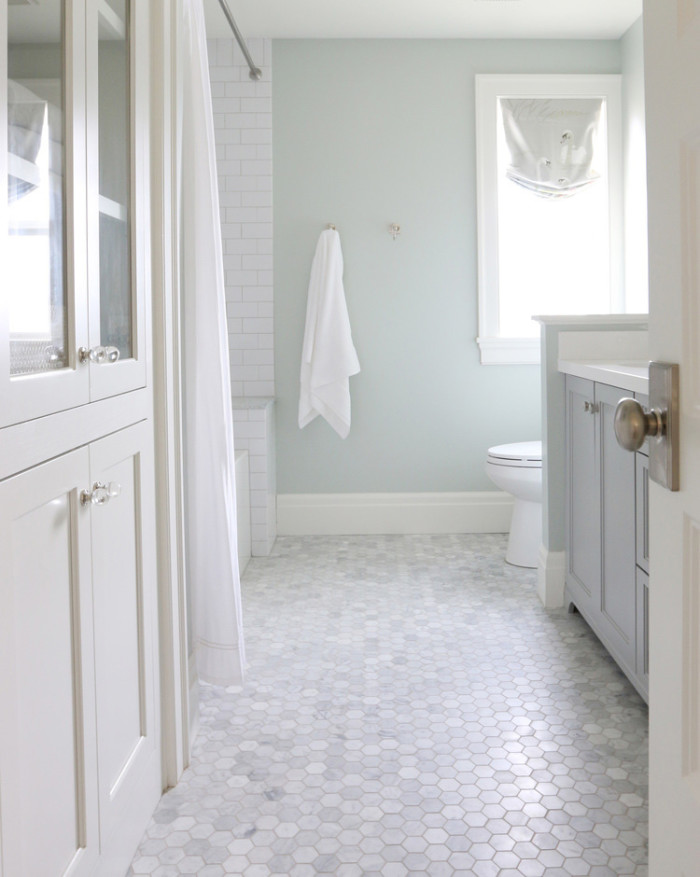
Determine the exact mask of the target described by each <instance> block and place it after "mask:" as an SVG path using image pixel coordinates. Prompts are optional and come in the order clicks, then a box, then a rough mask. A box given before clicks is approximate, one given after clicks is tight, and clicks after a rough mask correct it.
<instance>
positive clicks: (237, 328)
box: [208, 39, 275, 396]
mask: <svg viewBox="0 0 700 877" xmlns="http://www.w3.org/2000/svg"><path fill="white" fill-rule="evenodd" d="M248 48H249V49H250V52H251V54H252V56H253V60H254V61H255V63H256V64H257V66H258V67H259V68H260V69H261V70H262V74H263V75H262V79H261V80H260V81H259V82H254V81H252V80H251V79H249V78H248V65H247V64H246V62H245V59H244V58H243V55H242V54H241V51H240V49H239V48H238V46H237V45H236V43H235V41H234V40H233V39H230V40H229V39H220V40H209V42H208V49H209V73H210V78H211V91H212V101H213V105H214V132H215V137H216V155H217V170H218V174H219V201H220V206H221V231H222V238H223V249H224V280H225V285H226V316H227V322H228V337H229V357H230V363H231V392H232V394H233V396H274V394H275V378H274V367H275V361H274V345H273V337H274V335H273V322H272V297H273V287H272V63H271V60H272V59H271V52H272V44H271V42H270V40H263V39H251V40H248Z"/></svg>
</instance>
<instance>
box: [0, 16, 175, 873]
mask: <svg viewBox="0 0 700 877" xmlns="http://www.w3.org/2000/svg"><path fill="white" fill-rule="evenodd" d="M149 5H150V4H148V3H144V2H141V0H32V2H31V3H29V2H8V0H0V24H2V30H1V31H0V32H1V33H3V34H4V36H3V38H2V39H3V43H2V45H1V46H0V77H2V82H0V89H2V90H3V93H4V94H6V98H5V100H4V101H3V102H2V104H0V107H1V112H0V143H1V144H2V147H1V148H0V172H1V173H2V176H3V178H4V182H3V183H2V187H1V191H0V264H2V266H3V271H2V281H1V285H0V703H1V704H2V708H1V709H0V875H2V877H59V875H70V877H74V875H75V877H77V875H86V877H87V875H90V877H92V875H102V874H104V875H107V874H109V875H122V874H124V873H125V872H126V870H127V868H128V864H129V861H130V859H131V856H132V854H133V851H134V849H135V847H136V845H137V843H138V840H139V838H140V836H141V834H142V832H143V830H144V828H145V826H146V824H147V821H148V818H149V816H150V814H151V812H152V810H153V808H154V806H155V804H156V802H157V800H158V797H159V795H160V793H161V759H160V728H159V715H158V709H157V704H158V677H157V650H156V645H157V636H156V620H157V619H156V608H157V607H156V569H155V507H154V483H153V481H154V461H153V415H152V411H153V405H152V380H151V376H150V371H149V353H150V347H151V343H150V340H149V339H150V331H151V327H150V315H149V307H150V304H149V303H150V264H149V246H148V235H149V198H148V180H149V166H148V155H149V106H148V102H149V82H148V47H149V23H148V7H149ZM5 144H6V146H5Z"/></svg>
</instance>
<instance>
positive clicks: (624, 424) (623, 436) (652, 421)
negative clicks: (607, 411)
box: [614, 399, 666, 451]
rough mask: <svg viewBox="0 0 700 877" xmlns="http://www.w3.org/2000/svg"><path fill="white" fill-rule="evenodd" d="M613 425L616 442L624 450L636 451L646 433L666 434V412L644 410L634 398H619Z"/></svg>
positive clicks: (653, 409)
mask: <svg viewBox="0 0 700 877" xmlns="http://www.w3.org/2000/svg"><path fill="white" fill-rule="evenodd" d="M614 425H615V438H616V439H617V443H618V444H619V445H620V446H621V447H623V448H624V449H625V450H626V451H638V450H639V449H640V448H641V446H642V445H643V444H644V441H645V439H646V437H647V436H648V435H651V436H662V435H665V434H666V412H665V411H657V410H656V409H655V408H652V409H651V411H645V410H644V408H642V406H641V405H640V404H639V402H637V400H636V399H620V401H619V402H618V403H617V408H616V409H615V421H614Z"/></svg>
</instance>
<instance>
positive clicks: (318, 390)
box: [299, 228, 360, 438]
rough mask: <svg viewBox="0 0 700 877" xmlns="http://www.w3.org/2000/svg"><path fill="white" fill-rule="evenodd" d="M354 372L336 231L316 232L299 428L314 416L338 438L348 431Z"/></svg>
mask: <svg viewBox="0 0 700 877" xmlns="http://www.w3.org/2000/svg"><path fill="white" fill-rule="evenodd" d="M359 371H360V363H359V361H358V359H357V353H356V352H355V347H354V345H353V343H352V335H351V333H350V319H349V317H348V308H347V305H346V303H345V292H344V290H343V252H342V250H341V249H340V235H339V234H338V232H337V231H336V230H335V229H332V228H329V229H326V230H325V231H322V232H321V236H320V237H319V239H318V244H317V245H316V253H315V255H314V261H313V264H312V266H311V278H310V280H309V297H308V301H307V303H306V328H305V330H304V346H303V349H302V356H301V393H300V395H299V429H303V428H304V427H305V426H306V425H307V423H311V421H312V420H313V419H314V418H315V417H318V415H319V414H320V415H321V416H322V417H325V419H326V420H327V421H328V423H329V424H330V425H331V426H332V427H333V429H334V430H335V431H336V432H337V433H338V435H339V436H340V437H341V438H346V437H347V435H348V433H349V432H350V380H349V378H350V375H355V374H357V373H358V372H359Z"/></svg>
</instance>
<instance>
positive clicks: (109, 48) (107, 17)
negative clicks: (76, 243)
mask: <svg viewBox="0 0 700 877" xmlns="http://www.w3.org/2000/svg"><path fill="white" fill-rule="evenodd" d="M98 9H99V50H98V62H99V136H100V141H99V155H100V344H104V345H110V346H113V347H118V348H119V353H120V355H121V357H122V358H125V357H127V358H128V357H130V356H131V349H132V334H133V333H132V302H131V246H130V225H131V205H130V198H129V190H130V178H129V177H130V174H129V155H130V144H131V136H130V126H131V120H130V114H129V90H130V84H129V42H128V38H127V37H128V29H129V22H128V18H129V6H128V2H127V0H99V2H98Z"/></svg>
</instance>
